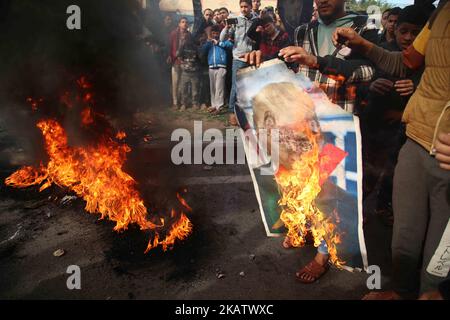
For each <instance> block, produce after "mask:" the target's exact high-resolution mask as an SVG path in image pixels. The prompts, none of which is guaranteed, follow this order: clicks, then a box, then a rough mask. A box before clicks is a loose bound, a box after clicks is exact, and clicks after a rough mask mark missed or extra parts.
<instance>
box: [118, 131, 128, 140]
mask: <svg viewBox="0 0 450 320" xmlns="http://www.w3.org/2000/svg"><path fill="white" fill-rule="evenodd" d="M126 137H127V134H126V133H125V132H124V131H119V132H117V134H116V139H117V140H123V139H125V138H126Z"/></svg>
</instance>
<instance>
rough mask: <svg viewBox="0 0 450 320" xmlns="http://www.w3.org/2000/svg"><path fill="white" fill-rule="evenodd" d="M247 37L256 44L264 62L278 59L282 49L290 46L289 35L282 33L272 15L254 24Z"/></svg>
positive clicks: (265, 16) (267, 15)
mask: <svg viewBox="0 0 450 320" xmlns="http://www.w3.org/2000/svg"><path fill="white" fill-rule="evenodd" d="M247 36H248V37H249V38H250V39H252V40H254V41H255V42H256V47H257V48H258V50H260V51H261V59H262V60H263V61H266V60H270V59H273V58H276V57H278V53H279V52H280V50H281V49H283V48H285V47H287V46H289V43H290V42H289V35H288V34H287V32H283V31H281V30H280V29H279V28H278V27H277V26H276V25H275V21H274V19H273V18H272V16H271V15H270V14H266V15H264V16H263V17H262V18H261V19H258V20H257V21H255V23H253V25H252V27H251V28H250V30H249V31H248V33H247Z"/></svg>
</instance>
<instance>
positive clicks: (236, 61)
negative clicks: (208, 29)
mask: <svg viewBox="0 0 450 320" xmlns="http://www.w3.org/2000/svg"><path fill="white" fill-rule="evenodd" d="M239 5H240V10H241V15H240V16H239V17H237V24H236V25H235V26H231V25H228V24H227V25H226V26H225V28H224V29H223V30H222V32H221V33H220V41H221V42H223V41H225V40H227V39H229V38H230V37H231V38H234V46H233V64H232V75H231V77H232V80H231V81H232V85H231V93H230V101H229V106H228V107H229V111H230V113H231V114H230V119H229V122H230V124H231V125H237V119H236V116H235V114H234V113H235V112H236V114H238V115H239V111H240V110H239V109H237V108H236V100H237V94H236V74H237V71H238V70H239V69H242V68H245V67H247V66H248V64H247V63H246V62H245V61H244V60H243V58H241V57H242V56H244V55H245V54H246V53H248V52H250V51H252V50H253V46H254V41H253V40H251V39H250V38H249V37H247V32H248V30H249V28H250V27H251V25H252V23H253V20H254V16H253V14H252V12H251V8H252V1H251V0H239Z"/></svg>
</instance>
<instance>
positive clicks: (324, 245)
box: [317, 240, 328, 254]
mask: <svg viewBox="0 0 450 320" xmlns="http://www.w3.org/2000/svg"><path fill="white" fill-rule="evenodd" d="M317 252H318V253H321V254H328V247H327V243H326V242H325V240H322V241H321V242H320V245H319V246H318V247H317Z"/></svg>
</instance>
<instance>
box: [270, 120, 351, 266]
mask: <svg viewBox="0 0 450 320" xmlns="http://www.w3.org/2000/svg"><path fill="white" fill-rule="evenodd" d="M304 131H305V133H306V136H307V137H308V140H309V142H310V144H311V148H310V149H309V151H306V152H304V153H302V154H301V156H300V157H299V158H298V159H296V160H295V161H294V163H293V164H292V167H291V168H290V169H283V170H279V171H278V173H277V175H276V177H275V179H276V181H277V184H278V186H279V188H280V190H281V198H280V200H279V202H278V203H279V205H280V206H281V208H282V212H281V215H280V218H281V220H282V221H283V222H284V224H285V226H286V227H287V229H288V233H287V236H288V237H289V238H290V240H291V244H292V245H293V246H294V247H301V246H303V245H304V244H305V235H306V234H307V232H308V231H309V232H311V234H312V235H313V237H314V246H316V247H318V246H319V245H320V242H321V241H322V240H325V241H326V243H327V246H328V252H329V254H330V261H331V262H332V263H333V264H334V265H336V266H337V267H340V266H342V265H343V264H344V263H345V262H343V261H341V260H340V259H339V257H338V253H337V248H336V245H337V244H339V243H340V242H341V239H340V236H339V234H338V233H337V232H336V226H335V225H334V224H333V223H332V222H331V219H330V218H327V217H326V216H325V215H324V213H323V212H322V211H321V210H320V209H319V208H318V207H317V206H316V204H315V199H316V197H317V196H318V194H319V193H320V191H321V187H320V185H321V172H320V157H319V154H320V148H319V140H320V135H318V134H314V133H313V132H312V131H311V129H309V126H306V129H305V130H304Z"/></svg>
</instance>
